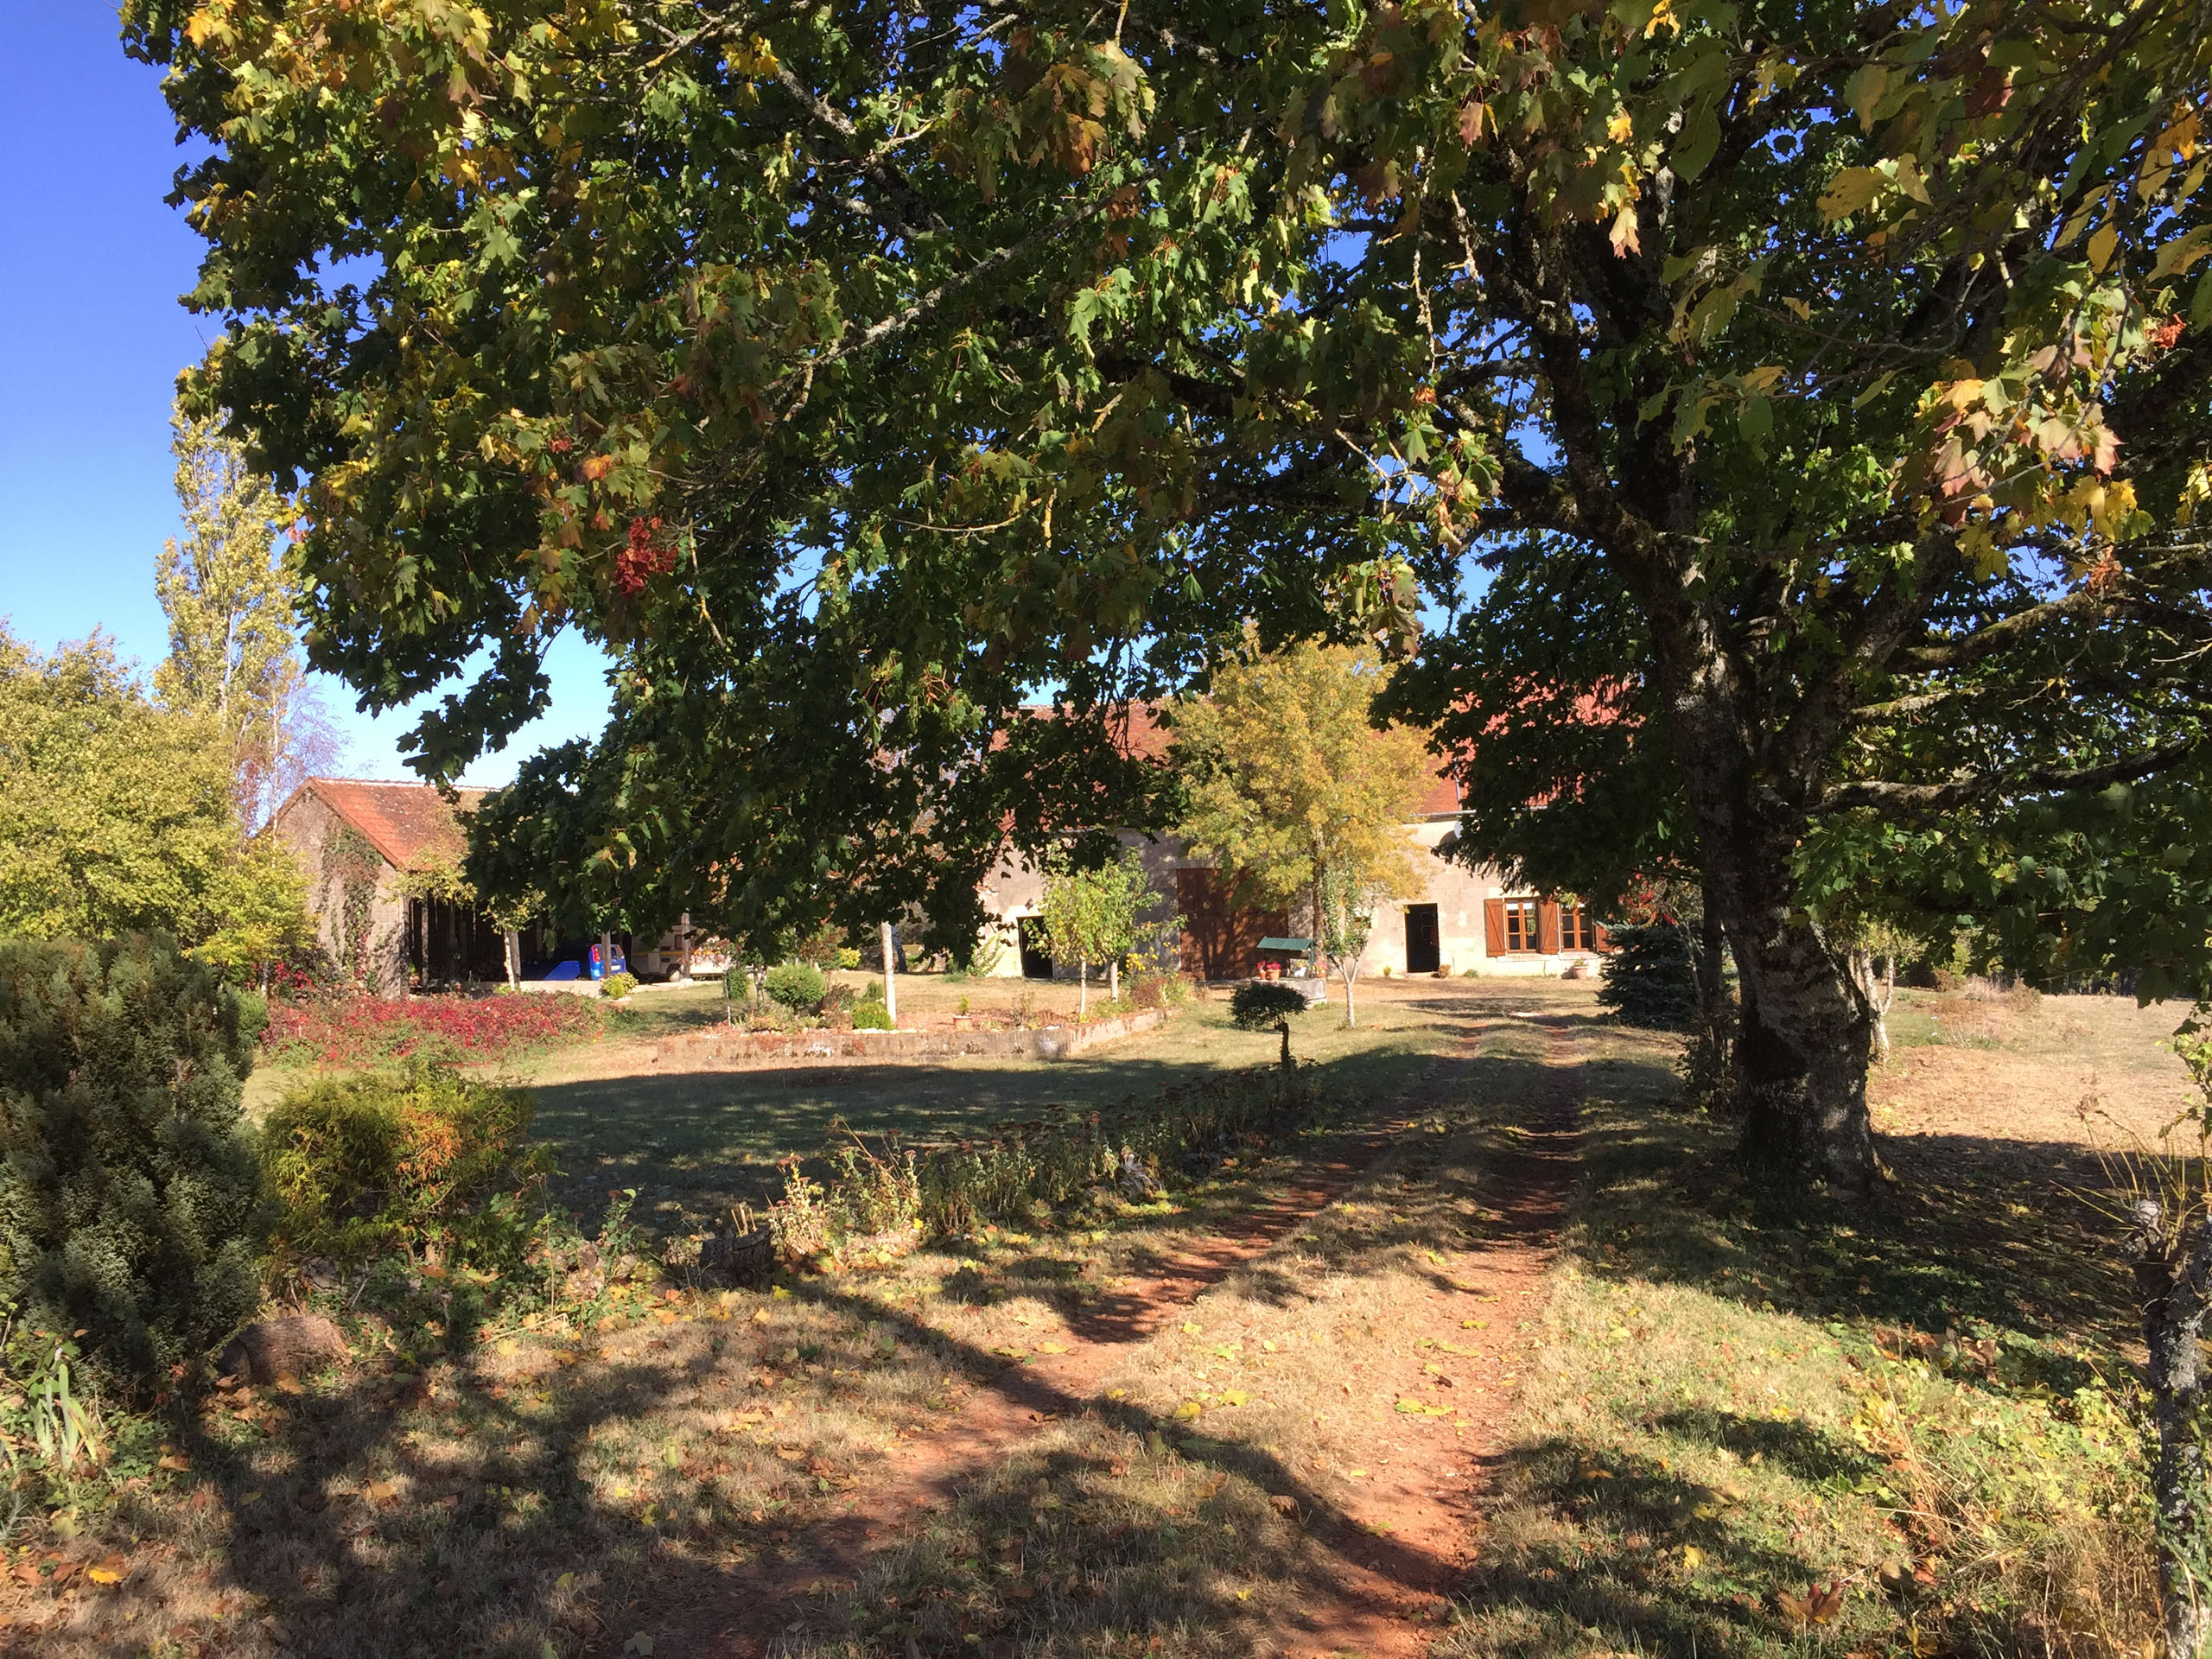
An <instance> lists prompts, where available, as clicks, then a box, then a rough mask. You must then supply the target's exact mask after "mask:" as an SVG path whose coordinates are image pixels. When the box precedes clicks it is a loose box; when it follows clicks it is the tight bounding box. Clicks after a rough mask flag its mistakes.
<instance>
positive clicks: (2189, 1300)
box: [2127, 1198, 2212, 1659]
mask: <svg viewBox="0 0 2212 1659" xmlns="http://www.w3.org/2000/svg"><path fill="white" fill-rule="evenodd" d="M2135 1219H2136V1227H2135V1231H2134V1233H2133V1235H2132V1236H2130V1238H2129V1239H2128V1242H2127V1251H2128V1255H2129V1258H2130V1262H2129V1265H2130V1266H2131V1267H2132V1268H2133V1269H2134V1273H2135V1288H2136V1298H2137V1301H2138V1303H2139V1306H2140V1311H2141V1313H2142V1318H2143V1345H2144V1348H2145V1351H2146V1353H2147V1355H2148V1357H2149V1364H2148V1367H2147V1375H2146V1376H2145V1381H2146V1382H2148V1383H2150V1385H2151V1410H2152V1417H2153V1418H2154V1419H2155V1420H2156V1421H2157V1423H2158V1464H2157V1465H2156V1466H2155V1468H2154V1469H2153V1470H2152V1476H2151V1482H2152V1492H2153V1494H2154V1496H2155V1497H2156V1500H2157V1503H2158V1600H2159V1604H2160V1605H2161V1606H2162V1607H2163V1608H2164V1612H2165V1638H2166V1641H2165V1659H2204V1654H2205V1651H2206V1648H2207V1643H2208V1640H2212V1583H2207V1582H2206V1579H2205V1576H2204V1571H2205V1564H2206V1560H2207V1555H2208V1544H2212V1540H2208V1538H2207V1535H2206V1527H2207V1522H2208V1519H2212V1517H2209V1516H2208V1515H2207V1511H2206V1494H2205V1490H2204V1442H2203V1438H2202V1421H2201V1415H2202V1403H2203V1401H2202V1395H2203V1387H2202V1376H2201V1375H2200V1372H2199V1370H2198V1364H2197V1341H2198V1338H2199V1337H2200V1335H2201V1334H2202V1331H2203V1328H2204V1315H2205V1309H2206V1300H2207V1294H2208V1290H2209V1289H2212V1225H2208V1224H2206V1221H2205V1219H2204V1217H2202V1215H2201V1214H2193V1215H2190V1216H2188V1217H2183V1222H2182V1224H2181V1225H2180V1226H2179V1227H2178V1228H2177V1229H2175V1230H2171V1231H2169V1230H2168V1228H2167V1226H2166V1217H2165V1211H2164V1206H2163V1205H2161V1204H2160V1203H2159V1202H2158V1200H2157V1199H2156V1198H2143V1199H2140V1200H2139V1201H2138V1202H2137V1204H2136V1205H2135Z"/></svg>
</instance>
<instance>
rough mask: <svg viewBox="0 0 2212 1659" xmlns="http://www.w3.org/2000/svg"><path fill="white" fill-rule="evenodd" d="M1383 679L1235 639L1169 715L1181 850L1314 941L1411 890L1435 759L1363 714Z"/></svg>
mask: <svg viewBox="0 0 2212 1659" xmlns="http://www.w3.org/2000/svg"><path fill="white" fill-rule="evenodd" d="M1382 683H1383V677H1382V676H1381V675H1380V674H1379V673H1377V672H1376V664H1375V663H1374V662H1373V660H1372V659H1371V658H1370V656H1369V655H1368V654H1367V653H1365V652H1362V651H1361V650H1359V649H1358V648H1357V647H1356V646H1351V645H1320V644H1317V643H1315V642H1314V641H1312V640H1301V641H1300V642H1298V643H1296V644H1294V645H1289V646H1287V647H1286V648H1284V649H1283V650H1281V651H1280V652H1273V653H1262V652H1258V651H1257V650H1255V649H1254V648H1252V646H1250V645H1249V644H1248V645H1247V646H1246V648H1245V649H1243V651H1241V652H1237V653H1236V655H1234V656H1232V657H1230V658H1229V659H1228V660H1226V661H1224V663H1223V664H1221V665H1220V666H1219V667H1218V668H1217V670H1216V671H1215V673H1214V675H1213V680H1212V690H1211V694H1210V695H1209V696H1205V697H1196V698H1191V699H1189V700H1186V701H1185V702H1181V703H1179V704H1178V705H1177V707H1176V710H1175V757H1176V760H1177V763H1178V764H1179V766H1181V767H1182V768H1183V770H1184V773H1185V781H1184V789H1185V800H1186V804H1185V811H1184V816H1183V821H1182V823H1181V826H1180V828H1181V829H1182V833H1183V834H1184V836H1185V837H1186V838H1187V839H1188V840H1189V842H1190V845H1191V850H1192V851H1193V852H1195V853H1199V854H1203V855H1209V856H1211V857H1212V858H1214V859H1216V860H1217V861H1218V862H1219V863H1220V865H1221V868H1222V870H1223V873H1224V874H1225V875H1226V876H1227V877H1228V879H1229V880H1230V885H1231V887H1232V889H1233V890H1235V891H1236V893H1237V895H1238V897H1239V898H1240V899H1243V900H1244V901H1245V902H1248V903H1251V904H1255V905H1261V906H1269V907H1273V906H1285V907H1287V906H1303V907H1305V908H1306V910H1307V912H1308V913H1309V914H1310V915H1312V916H1313V918H1315V922H1314V925H1315V927H1316V931H1317V933H1318V932H1319V931H1322V929H1321V919H1322V917H1323V914H1324V912H1325V911H1328V910H1330V909H1332V908H1333V909H1334V910H1335V911H1336V912H1338V914H1339V916H1340V917H1341V916H1343V915H1344V913H1345V912H1347V911H1350V912H1365V913H1371V912H1372V911H1373V908H1374V905H1375V901H1376V898H1377V897H1378V896H1395V895H1399V894H1408V895H1409V894H1411V893H1413V892H1414V890H1415V887H1416V885H1417V884H1416V879H1415V877H1414V870H1413V861H1412V854H1413V851H1414V847H1413V843H1412V842H1411V841H1410V840H1409V839H1408V836H1407V834H1406V824H1407V822H1408V820H1409V819H1410V818H1412V817H1414V813H1415V812H1416V810H1418V808H1419V803H1420V799H1421V794H1422V792H1423V791H1424V790H1425V789H1426V788H1427V787H1428V786H1429V785H1431V784H1432V783H1433V780H1434V778H1435V764H1436V763H1435V762H1434V761H1433V760H1432V759H1431V757H1430V756H1429V754H1428V752H1427V745H1426V743H1425V742H1424V741H1423V739H1422V735H1421V733H1419V732H1417V731H1414V730H1413V729H1411V728H1408V727H1403V726H1388V727H1383V728H1377V727H1376V725H1375V723H1374V722H1373V721H1372V720H1371V719H1370V714H1369V711H1370V708H1371V706H1372V705H1373V703H1374V701H1375V697H1376V691H1377V690H1378V689H1379V688H1380V686H1381V684H1382ZM1332 880H1333V881H1334V882H1335V889H1334V892H1335V902H1334V903H1333V905H1325V904H1324V903H1323V897H1324V888H1325V887H1326V886H1327V884H1329V883H1330V882H1331V881H1332ZM1338 937H1339V938H1340V940H1342V939H1344V938H1349V937H1350V934H1349V932H1348V931H1345V930H1344V928H1343V927H1341V926H1340V927H1339V929H1338ZM1364 942H1365V941H1364V937H1362V941H1361V944H1362V946H1363V945H1364ZM1340 948H1341V946H1340ZM1352 954H1353V955H1354V956H1355V957H1356V956H1357V954H1358V952H1357V950H1353V951H1352ZM1346 984H1347V987H1349V984H1350V981H1349V980H1347V982H1346Z"/></svg>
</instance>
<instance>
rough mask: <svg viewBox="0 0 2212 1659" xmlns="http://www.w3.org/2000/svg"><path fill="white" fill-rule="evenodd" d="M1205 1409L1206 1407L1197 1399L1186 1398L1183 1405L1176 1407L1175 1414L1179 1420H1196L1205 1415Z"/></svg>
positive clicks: (1187, 1421) (1186, 1421)
mask: <svg viewBox="0 0 2212 1659" xmlns="http://www.w3.org/2000/svg"><path fill="white" fill-rule="evenodd" d="M1205 1409H1206V1408H1205V1407H1204V1406H1202V1405H1200V1404H1199V1403H1198V1402H1197V1401H1195V1400H1185V1402H1183V1403H1182V1404H1181V1405H1179V1406H1178V1407H1176V1408H1175V1415H1176V1418H1177V1419H1178V1420H1179V1421H1182V1422H1185V1423H1190V1422H1196V1421H1198V1419H1199V1418H1200V1417H1203V1416H1204V1415H1205Z"/></svg>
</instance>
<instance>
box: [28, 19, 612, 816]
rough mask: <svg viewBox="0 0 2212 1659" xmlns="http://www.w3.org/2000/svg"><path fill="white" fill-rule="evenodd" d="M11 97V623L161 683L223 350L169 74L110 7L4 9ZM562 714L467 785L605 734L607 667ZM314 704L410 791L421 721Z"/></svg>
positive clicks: (334, 697)
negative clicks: (197, 452)
mask: <svg viewBox="0 0 2212 1659" xmlns="http://www.w3.org/2000/svg"><path fill="white" fill-rule="evenodd" d="M6 9H7V11H8V14H9V23H10V29H9V38H10V41H11V42H12V46H11V50H10V54H9V60H10V62H11V63H12V64H14V65H15V68H14V70H13V72H12V73H10V74H8V75H7V77H6V79H5V81H4V84H0V155H6V156H10V157H12V158H14V165H12V166H10V168H6V169H5V170H4V171H0V616H3V617H5V618H6V619H7V620H8V625H9V626H10V628H11V629H12V630H13V631H14V632H16V635H17V636H18V637H20V638H22V639H26V640H28V641H29V642H30V643H31V644H33V645H36V646H38V647H39V648H41V650H50V649H51V648H52V647H53V646H54V645H57V644H59V643H60V641H62V640H64V639H82V638H83V637H84V636H85V635H86V634H88V633H90V632H92V630H93V629H95V628H100V629H105V631H106V632H109V633H111V634H112V635H113V636H114V637H115V639H116V641H117V643H118V646H119V647H120V649H121V650H122V652H123V653H124V655H125V656H126V657H135V658H137V659H138V661H139V663H140V664H142V666H143V667H144V668H145V669H147V670H148V671H151V669H152V667H153V664H155V662H156V661H157V660H158V659H159V658H160V657H161V655H162V652H163V650H164V649H165V645H164V630H163V626H162V613H161V607H160V606H158V605H157V604H156V602H155V600H154V557H155V555H156V553H158V552H159V551H160V550H161V546H162V542H163V540H164V539H166V538H168V537H171V536H175V535H176V534H177V533H178V526H177V515H176V498H175V492H174V490H173V487H172V486H171V484H170V472H171V469H172V465H173V463H172V461H171V460H170V457H169V452H168V439H169V431H168V408H169V397H170V392H171V390H172V387H173V385H174V384H175V378H176V372H177V371H178V370H179V369H181V368H182V367H183V366H184V365H186V364H188V363H190V362H192V361H193V360H194V359H197V358H198V357H199V356H200V353H201V351H202V350H203V349H204V346H205V343H206V340H207V338H208V337H209V336H210V334H212V332H213V331H212V329H211V328H210V326H209V322H208V321H207V320H206V319H202V318H198V317H194V316H193V315H190V314H189V313H188V312H187V311H186V310H185V309H184V308H182V307H181V306H180V305H179V304H178V303H177V302H176V296H178V295H180V294H181V293H183V292H184V291H185V290H186V289H188V288H189V287H191V285H192V283H193V278H194V270H195V269H196V268H197V265H198V263H199V249H200V243H199V239H198V238H196V237H194V235H193V234H192V232H191V231H190V230H189V229H188V227H187V226H186V225H185V223H184V219H183V216H182V215H181V213H178V212H177V210H175V209H174V208H172V207H167V206H165V205H164V204H163V202H162V197H163V196H165V195H166V194H168V189H169V185H170V181H171V177H172V175H174V173H175V169H176V167H177V165H178V162H179V161H180V159H181V152H180V151H179V150H178V149H177V148H176V143H175V125H174V124H173V123H172V122H171V120H170V118H169V114H168V107H167V105H164V104H163V103H162V95H161V85H160V78H159V74H158V72H157V71H156V70H154V69H152V68H150V67H148V66H146V65H144V64H141V63H134V62H132V61H131V60H130V59H128V58H126V57H124V54H123V48H122V46H121V45H120V43H119V42H118V40H117V29H116V14H115V11H114V10H113V8H112V7H111V6H110V5H108V4H106V3H104V0H44V3H33V0H20V3H17V0H10V3H9V4H8V6H7V8H6ZM550 665H551V668H552V671H553V708H552V709H551V711H550V713H548V714H547V715H545V717H544V718H543V720H541V721H538V722H537V724H535V725H534V726H532V727H531V728H528V729H527V730H526V731H524V733H523V734H521V736H520V737H518V739H517V740H516V741H515V742H514V743H513V744H512V745H511V746H510V747H508V749H507V750H506V752H505V753H503V754H499V755H494V756H492V757H489V758H488V759H487V760H486V761H485V762H484V763H483V764H482V765H481V766H480V767H478V768H477V770H476V771H475V772H474V773H472V774H471V778H472V781H476V782H481V783H489V784H496V783H502V782H505V780H506V779H509V778H510V777H512V775H513V772H514V768H515V765H516V763H517V761H518V760H520V759H521V758H522V756H523V755H524V754H525V753H529V752H530V751H531V750H532V749H534V748H536V747H538V746H540V745H541V744H544V743H548V742H557V741H562V740H564V739H566V738H569V737H571V736H575V735H577V734H588V733H595V732H596V731H598V729H599V728H600V727H601V724H602V723H603V722H604V721H605V719H606V714H607V689H606V686H605V683H603V681H602V679H601V672H600V661H599V658H598V655H597V653H596V652H595V651H594V649H593V648H592V647H591V646H590V645H586V644H583V643H582V642H579V641H575V640H574V639H569V638H568V637H566V636H564V637H563V640H562V641H561V643H560V644H558V645H556V647H555V648H554V652H553V657H552V659H551V664H550ZM321 693H322V699H323V702H324V704H325V706H326V707H327V709H328V710H329V712H330V715H331V717H332V721H333V723H334V725H336V726H337V728H339V731H340V735H341V736H342V738H343V740H344V741H345V743H346V756H345V763H344V770H345V771H346V772H348V773H349V774H350V775H352V776H355V777H361V778H403V777H410V776H412V774H411V773H410V772H407V771H406V770H405V769H404V766H403V765H402V763H401V759H400V751H399V747H398V740H399V738H400V736H401V734H403V733H404V732H405V731H406V729H407V728H409V727H410V726H411V725H412V724H413V723H414V721H413V717H412V716H411V715H408V714H405V713H402V712H394V713H391V714H388V715H384V716H383V717H381V718H379V719H375V720H372V719H371V718H370V717H369V716H367V715H363V714H360V713H359V712H357V711H356V710H355V709H354V708H353V694H352V693H351V692H350V691H348V690H346V688H345V687H344V686H343V685H340V684H339V683H335V682H331V681H326V682H324V683H322V685H321Z"/></svg>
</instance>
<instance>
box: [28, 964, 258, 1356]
mask: <svg viewBox="0 0 2212 1659" xmlns="http://www.w3.org/2000/svg"><path fill="white" fill-rule="evenodd" d="M264 1017H265V1016H264V1012H263V1010H262V1008H261V1006H260V1002H259V999H257V998H255V999H251V1001H250V1000H249V999H247V998H245V997H243V996H240V995H238V993H236V992H234V991H232V990H230V989H228V988H226V987H225V986H224V984H223V982H222V981H221V979H220V978H219V976H218V975H217V974H216V973H215V972H214V970H213V969H210V968H208V967H207V966H205V965H203V964H202V963H197V962H194V960H193V959H192V958H190V957H187V956H185V955H184V954H183V953H182V952H181V951H180V950H178V949H177V946H176V943H175V940H173V939H171V938H168V937H167V936H165V935H162V934H145V935H136V936H133V937H131V938H126V939H123V940H119V941H110V942H105V943H102V944H86V943H84V942H81V941H78V940H54V941H40V942H34V941H29V940H16V941H10V942H6V943H0V1159H4V1162H0V1295H4V1297H5V1298H6V1299H7V1300H10V1301H14V1302H16V1303H17V1304H19V1305H20V1306H21V1308H22V1313H23V1314H24V1316H25V1317H26V1319H28V1321H29V1323H30V1324H32V1325H35V1326H39V1327H41V1328H44V1329H47V1330H50V1331H52V1332H56V1333H57V1334H60V1333H67V1332H73V1331H81V1332H83V1333H84V1334H83V1336H82V1337H81V1338H79V1340H80V1342H81V1344H82V1347H83V1351H84V1354H85V1359H86V1365H87V1367H88V1369H90V1370H92V1372H93V1373H94V1374H95V1375H96V1376H99V1378H100V1379H101V1380H102V1381H103V1382H105V1383H110V1384H111V1385H113V1386H116V1387H118V1389H123V1390H124V1391H125V1392H143V1391H144V1390H145V1389H149V1388H150V1387H153V1386H156V1385H158V1384H159V1383H162V1381H163V1380H164V1379H165V1378H166V1377H167V1376H168V1372H169V1370H170V1368H172V1367H173V1366H176V1365H179V1364H189V1363H193V1362H194V1361H196V1360H198V1359H199V1358H200V1357H202V1356H204V1355H206V1354H207V1353H208V1352H209V1351H212V1350H213V1349H214V1348H216V1347H217V1346H219V1344H221V1343H222V1341H223V1340H224V1338H226V1337H228V1336H229V1335H230V1333H231V1332H232V1331H233V1330H235V1329H236V1328H237V1327H238V1325H240V1324H241V1323H243V1322H244V1321H245V1319H247V1318H248V1317H249V1316H251V1314H252V1313H253V1312H254V1310H255V1308H256V1307H257V1306H258V1305H259V1302H260V1300H261V1281H260V1274H259V1269H258V1257H259V1254H260V1246H261V1242H262V1236H263V1230H264V1225H265V1221H266V1206H265V1205H264V1199H263V1189H262V1185H261V1173H260V1169H259V1166H258V1165H257V1162H256V1160H255V1156H254V1150H253V1143H252V1141H251V1136H250V1135H249V1133H248V1131H247V1128H246V1125H245V1118H244V1115H243V1113H242V1111H241V1109H240V1096H241V1093H242V1090H243V1085H244V1083H245V1076H246V1073H247V1072H248V1071H251V1069H252V1064H253V1049H254V1043H255V1041H256V1039H257V1038H258V1037H259V1035H260V1023H259V1022H260V1020H261V1019H262V1018H264Z"/></svg>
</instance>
